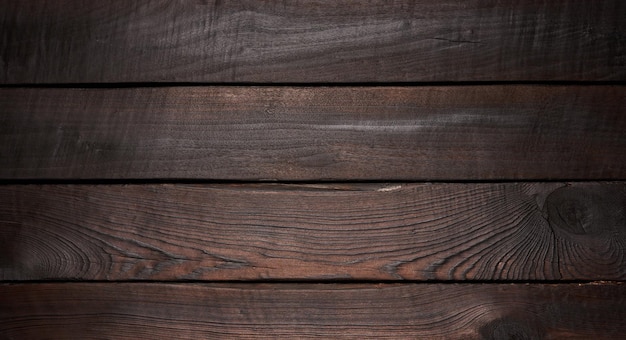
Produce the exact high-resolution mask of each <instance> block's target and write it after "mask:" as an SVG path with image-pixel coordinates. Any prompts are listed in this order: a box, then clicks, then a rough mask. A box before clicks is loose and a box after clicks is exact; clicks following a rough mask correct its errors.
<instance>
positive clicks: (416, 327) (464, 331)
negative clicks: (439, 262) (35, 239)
mask: <svg viewBox="0 0 626 340" xmlns="http://www.w3.org/2000/svg"><path fill="white" fill-rule="evenodd" d="M625 288H626V286H625V285H622V284H606V283H604V284H603V283H600V284H590V285H579V284H575V285H542V284H539V285H497V284H488V285H480V284H477V285H457V284H448V285H443V284H413V285H369V284H368V285H336V284H329V285H319V284H317V285H310V284H301V285H291V284H278V285H277V284H274V285H255V284H228V285H226V284H223V285H221V284H211V285H197V284H144V283H134V284H128V283H126V284H98V283H96V284H84V283H74V284H37V285H32V284H18V285H0V306H2V308H0V333H2V334H3V335H4V337H5V338H6V339H26V340H28V339H41V338H42V335H44V334H45V335H46V336H45V337H46V338H54V339H60V338H63V339H74V338H76V336H77V335H80V338H82V339H87V338H99V339H100V338H115V339H133V340H135V339H157V338H158V339H199V338H203V339H204V338H212V339H214V338H227V339H241V338H268V337H269V338H274V337H280V338H288V339H293V338H320V337H321V338H325V339H330V338H332V339H335V338H350V339H363V338H364V337H367V338H377V339H379V338H386V339H398V338H419V339H494V340H500V339H544V338H545V339H594V338H600V339H618V338H622V337H623V335H624V334H626V323H624V320H626V299H625V298H624V297H625V296H626V294H625V293H626V289H625Z"/></svg>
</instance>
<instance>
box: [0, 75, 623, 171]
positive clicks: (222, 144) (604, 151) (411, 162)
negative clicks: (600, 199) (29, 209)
mask: <svg viewBox="0 0 626 340" xmlns="http://www.w3.org/2000/svg"><path fill="white" fill-rule="evenodd" d="M625 108H626V87H625V86H522V85H511V86H432V87H428V86H427V87H421V86H418V87H319V88H318V87H314V88H311V87H157V88H115V89H71V88H62V89H45V88H34V89H33V88H5V89H0V179H154V178H158V179H174V180H175V179H219V180H224V179H226V180H228V179H232V180H259V179H263V180H308V181H314V180H501V179H513V180H516V179H535V180H541V179H566V180H567V179H583V180H590V179H619V180H621V179H625V178H626V167H625V166H624V164H626V152H624V150H626V119H625V118H624V117H626V111H625Z"/></svg>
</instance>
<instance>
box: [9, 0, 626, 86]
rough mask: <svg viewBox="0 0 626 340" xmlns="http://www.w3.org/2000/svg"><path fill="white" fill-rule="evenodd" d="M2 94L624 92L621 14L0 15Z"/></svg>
mask: <svg viewBox="0 0 626 340" xmlns="http://www.w3.org/2000/svg"><path fill="white" fill-rule="evenodd" d="M0 13H1V14H0V32H1V33H0V83H5V84H7V83H13V84H19V83H102V82H180V81H184V82H302V83H307V82H309V83H310V82H390V81H391V82H416V81H484V80H488V81H498V80H507V81H518V80H524V81H528V80H532V81H544V80H587V81H593V80H621V81H623V80H625V79H626V49H625V48H626V47H625V45H624V43H623V42H624V40H625V39H626V37H625V35H624V32H625V31H626V24H625V22H626V21H625V20H624V18H625V17H626V4H625V2H624V1H623V0H605V1H596V0H572V1H554V0H541V1H540V0H523V1H514V0H506V1H485V0H471V1H456V0H421V1H413V0H397V1H384V0H374V1H367V2H366V1H358V2H355V1H344V0H342V1H335V0H333V1H280V2H279V1H274V2H267V1H258V0H253V1H196V0H193V1H192V0H189V1H171V0H157V1H126V0H102V1H89V2H81V1H76V0H48V1H45V0H34V1H12V0H2V1H1V2H0Z"/></svg>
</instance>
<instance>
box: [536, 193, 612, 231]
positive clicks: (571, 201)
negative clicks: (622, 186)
mask: <svg viewBox="0 0 626 340" xmlns="http://www.w3.org/2000/svg"><path fill="white" fill-rule="evenodd" d="M623 199H624V197H622V195H620V193H619V192H615V191H607V190H602V188H601V187H599V186H590V187H586V188H585V187H571V186H568V187H563V188H559V189H557V190H555V191H553V192H552V193H551V194H550V195H548V197H547V199H546V202H545V205H544V208H543V209H544V213H545V215H546V217H547V219H548V222H549V224H550V226H551V227H552V229H553V230H554V231H555V232H557V233H558V234H562V232H565V233H566V234H569V235H586V236H600V235H606V234H607V233H609V234H614V233H616V232H618V231H619V229H623V226H622V227H620V225H621V224H623V212H624V211H623V210H624V209H623V205H622V204H623ZM619 202H621V203H619Z"/></svg>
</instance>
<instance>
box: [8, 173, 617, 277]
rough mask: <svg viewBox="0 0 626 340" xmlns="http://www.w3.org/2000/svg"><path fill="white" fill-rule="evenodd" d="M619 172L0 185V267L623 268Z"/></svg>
mask: <svg viewBox="0 0 626 340" xmlns="http://www.w3.org/2000/svg"><path fill="white" fill-rule="evenodd" d="M625 221H626V184H624V182H621V183H613V184H594V183H576V184H566V183H535V184H530V183H529V184H392V185H379V184H371V185H370V184H361V185H356V184H354V185H348V184H343V185H98V186H92V185H17V186H12V185H9V186H2V187H0V279H2V280H44V279H51V280H58V279H63V280H273V279H281V280H355V279H356V280H406V279H409V280H524V281H527V280H561V279H564V280H624V279H626V260H625V258H626V247H625V245H626V222H625Z"/></svg>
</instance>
